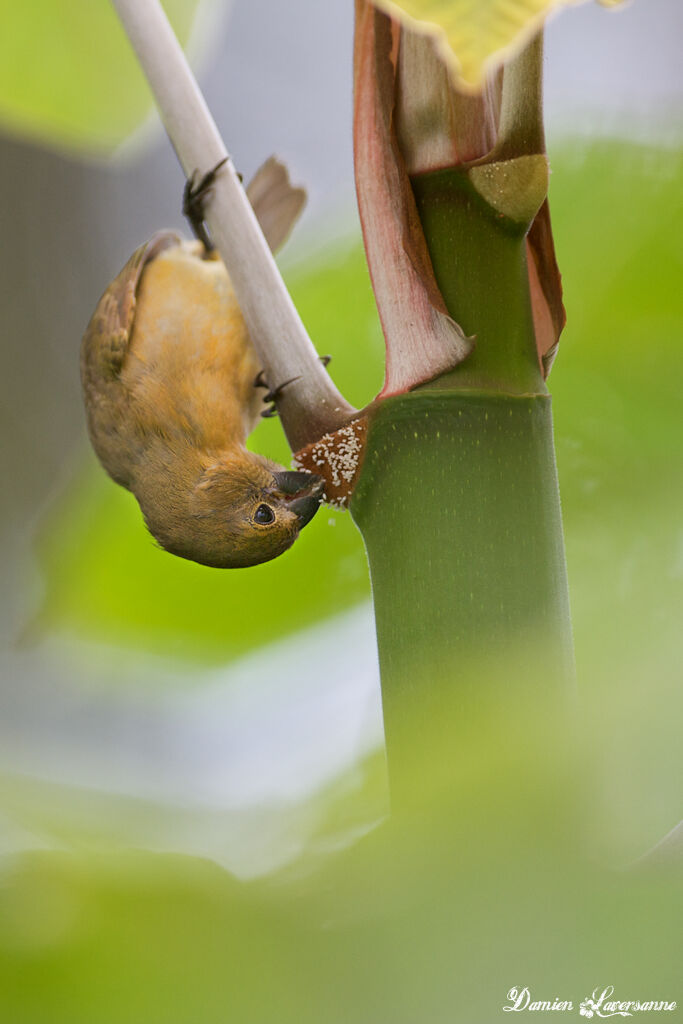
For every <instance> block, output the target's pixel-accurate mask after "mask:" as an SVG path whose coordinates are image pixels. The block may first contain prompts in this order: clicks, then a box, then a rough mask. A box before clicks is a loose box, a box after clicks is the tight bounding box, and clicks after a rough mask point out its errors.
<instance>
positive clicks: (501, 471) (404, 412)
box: [351, 157, 573, 805]
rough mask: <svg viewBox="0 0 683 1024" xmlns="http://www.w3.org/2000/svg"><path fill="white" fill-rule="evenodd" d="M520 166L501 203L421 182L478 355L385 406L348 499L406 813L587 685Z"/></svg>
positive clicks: (444, 183)
mask: <svg viewBox="0 0 683 1024" xmlns="http://www.w3.org/2000/svg"><path fill="white" fill-rule="evenodd" d="M522 159H523V160H527V161H528V160H530V159H535V158H529V157H526V158H522ZM541 159H543V158H541ZM508 163H509V165H510V166H509V167H505V165H501V164H500V163H499V164H497V165H495V168H496V170H495V172H494V175H493V177H492V179H491V181H490V182H484V185H485V187H486V188H487V189H488V190H489V192H490V193H491V195H492V198H491V202H486V201H485V200H484V199H483V198H482V195H481V192H480V190H479V189H478V188H477V187H475V185H476V181H477V180H480V179H473V178H472V177H470V176H469V175H468V171H467V169H466V168H461V169H453V170H446V171H438V172H434V173H430V174H428V175H423V176H421V177H420V178H418V179H416V180H415V181H414V182H413V184H414V190H415V195H416V199H417V203H418V209H419V212H420V217H421V220H422V223H423V226H424V230H425V235H426V238H427V243H428V247H429V251H430V255H431V259H432V263H433V266H434V272H435V276H436V279H437V282H438V284H439V287H440V289H441V292H442V294H443V296H444V299H445V301H446V304H447V307H448V311H449V313H450V315H451V316H452V317H453V318H454V319H455V320H456V321H457V322H458V323H459V324H460V325H461V327H462V328H463V329H464V331H465V332H466V333H467V334H470V333H473V334H476V336H477V347H476V349H475V351H474V353H473V354H472V355H470V356H469V357H468V358H467V359H466V360H465V361H464V362H463V363H461V364H460V365H459V366H457V367H456V368H455V369H454V370H453V371H452V372H450V373H449V374H447V375H445V376H443V377H441V378H439V379H438V380H436V381H434V382H432V383H430V384H428V385H425V386H423V387H422V388H420V389H419V390H417V391H414V392H412V393H410V394H406V395H402V396H399V397H397V398H392V399H389V400H387V401H384V402H382V403H380V404H379V406H378V407H377V409H376V411H374V413H373V415H372V417H371V421H370V429H369V434H368V444H367V449H366V457H365V462H364V465H363V469H362V473H361V478H360V481H359V484H358V486H357V488H356V491H355V493H354V496H353V499H352V502H351V512H352V514H353V516H354V519H355V520H356V522H357V524H358V526H359V528H360V530H361V532H362V534H363V538H364V540H365V545H366V549H367V552H368V558H369V562H370V572H371V577H372V587H373V597H374V603H375V616H376V625H377V637H378V646H379V657H380V667H381V674H382V693H383V705H384V718H385V732H386V743H387V755H388V763H389V772H390V781H391V786H392V793H393V797H394V802H395V805H396V803H398V804H399V805H400V804H402V803H404V802H405V801H406V800H408V802H409V803H411V804H412V803H413V802H414V801H415V800H417V801H419V800H420V799H421V796H422V794H423V792H424V789H425V786H428V785H429V783H430V780H431V781H433V780H434V778H435V777H438V776H440V775H442V774H443V772H448V770H449V768H451V769H452V767H453V765H452V762H453V759H454V757H456V756H457V747H458V739H457V737H458V736H462V735H463V734H462V732H461V731H460V730H461V729H462V728H463V727H464V728H467V723H468V722H472V721H473V720H474V718H475V717H476V719H477V721H478V723H479V727H481V723H482V718H483V719H486V718H487V716H488V717H491V718H492V717H495V713H496V711H498V712H500V709H501V708H502V707H503V706H505V707H508V708H510V707H511V706H514V709H515V715H519V714H520V713H521V714H522V716H524V715H526V713H527V711H528V713H529V715H531V716H534V722H535V724H536V725H538V719H537V718H536V717H535V716H536V714H537V713H538V712H539V709H540V707H541V705H543V706H545V702H546V699H547V698H548V697H549V698H550V699H551V700H553V699H554V698H555V697H556V696H557V695H564V694H565V693H566V692H567V689H568V687H567V684H568V683H569V682H570V680H571V679H572V676H573V655H572V643H571V625H570V618H569V602H568V594H567V581H566V569H565V558H564V546H563V537H562V522H561V515H560V501H559V491H558V484H557V474H556V469H555V457H554V448H553V436H552V418H551V407H550V396H549V395H548V393H547V389H546V387H545V384H544V381H543V375H542V371H541V367H540V364H539V359H538V355H537V352H536V344H535V336H534V327H533V321H532V314H531V305H530V298H529V283H528V273H527V265H526V245H525V236H526V231H527V230H528V227H529V224H530V223H531V220H532V218H533V216H534V213H535V210H536V209H537V208H538V205H539V204H540V202H542V200H543V197H544V189H542V188H539V179H538V175H537V174H536V167H537V166H538V165H535V166H534V167H533V168H532V172H533V173H532V175H531V177H530V178H527V180H528V182H529V189H528V190H527V193H526V196H525V194H524V189H523V188H520V181H521V182H522V184H523V178H524V174H526V170H527V169H528V168H529V164H528V162H527V163H526V164H523V165H518V164H516V162H515V161H514V160H512V161H509V162H508ZM519 166H522V170H523V172H524V174H523V175H522V177H521V178H520V176H519V175H517V168H518V167H519ZM501 167H502V168H503V171H502V175H501V176H499V177H496V175H497V174H498V173H499V171H500V169H501ZM508 172H510V173H508ZM491 182H492V183H493V186H495V187H494V188H493V189H491V188H489V186H490V185H491ZM492 203H493V204H495V205H492ZM501 210H503V211H508V213H509V214H510V215H508V214H506V213H505V212H501ZM522 214H523V215H522ZM484 709H494V714H493V715H489V710H486V711H484ZM541 721H542V722H545V721H547V719H546V718H545V717H543V718H542V719H541ZM498 725H499V723H498V724H497V725H496V729H498ZM498 735H499V734H498V732H496V731H495V730H494V731H493V732H492V733H491V737H490V738H491V740H492V741H493V738H494V736H498ZM495 742H498V740H497V739H496V740H495ZM425 758H426V761H425Z"/></svg>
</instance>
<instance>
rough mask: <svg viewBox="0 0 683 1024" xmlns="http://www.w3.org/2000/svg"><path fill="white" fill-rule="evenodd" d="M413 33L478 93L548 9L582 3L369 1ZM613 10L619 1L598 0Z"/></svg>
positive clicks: (540, 0) (556, 0) (458, 81)
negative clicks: (428, 41) (428, 40)
mask: <svg viewBox="0 0 683 1024" xmlns="http://www.w3.org/2000/svg"><path fill="white" fill-rule="evenodd" d="M373 2H374V3H375V6H376V7H378V8H380V9H381V10H384V11H386V12H387V14H390V15H392V16H393V17H394V18H398V19H399V20H401V21H403V22H404V23H405V24H407V25H409V26H410V27H411V28H412V29H414V30H417V31H420V32H425V33H427V34H428V35H431V36H433V37H434V40H435V42H436V45H437V49H438V51H439V53H440V54H441V56H442V57H443V58H444V60H445V61H446V63H447V64H448V65H449V67H450V68H451V71H452V74H453V76H454V79H455V82H456V84H457V85H459V86H461V87H462V86H465V87H469V88H471V89H472V88H473V89H477V88H479V87H480V86H481V85H482V82H483V79H484V75H485V73H486V71H487V70H488V68H489V67H490V66H492V65H495V64H499V63H501V62H502V61H503V60H504V59H505V58H506V57H507V56H508V55H509V54H510V53H511V52H516V51H517V50H519V49H520V48H521V47H522V46H523V45H524V43H526V42H527V40H528V39H529V38H530V37H531V36H532V35H533V34H534V33H535V32H536V31H537V30H538V29H539V28H540V27H541V25H542V24H543V21H544V20H545V18H546V16H547V15H548V14H550V12H551V11H554V10H558V9H559V8H562V7H568V6H575V5H576V4H579V3H584V2H585V0H400V2H394V0H373ZM601 2H602V3H603V4H605V6H615V5H616V4H618V3H620V2H621V0H601Z"/></svg>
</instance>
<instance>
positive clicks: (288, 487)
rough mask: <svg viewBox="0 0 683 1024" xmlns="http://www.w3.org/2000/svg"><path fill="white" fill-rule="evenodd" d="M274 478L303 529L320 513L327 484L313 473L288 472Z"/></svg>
mask: <svg viewBox="0 0 683 1024" xmlns="http://www.w3.org/2000/svg"><path fill="white" fill-rule="evenodd" d="M273 477H274V478H275V484H276V486H277V489H278V491H280V492H281V494H283V495H284V496H285V501H286V503H287V508H289V509H291V510H292V512H293V513H294V514H295V516H296V517H297V519H298V520H299V529H303V527H304V526H306V524H307V523H310V521H311V519H312V518H313V516H314V515H315V514H316V512H317V511H318V508H319V506H320V502H321V499H322V495H323V489H324V486H325V482H324V481H323V480H322V479H321V478H320V477H319V476H315V474H313V473H300V472H292V471H287V470H284V471H283V472H282V473H273Z"/></svg>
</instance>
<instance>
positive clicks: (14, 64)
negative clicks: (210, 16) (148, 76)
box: [0, 0, 208, 154]
mask: <svg viewBox="0 0 683 1024" xmlns="http://www.w3.org/2000/svg"><path fill="white" fill-rule="evenodd" d="M164 8H165V10H166V13H167V14H168V17H169V19H170V21H171V24H172V25H173V27H174V29H175V31H176V33H177V35H178V38H179V39H180V41H181V42H182V43H183V45H185V44H186V43H187V40H188V38H189V36H190V32H191V29H192V27H193V23H194V19H195V16H196V14H197V12H198V10H200V11H201V13H202V14H207V13H208V5H207V4H206V3H204V4H203V5H202V4H201V0H165V3H164ZM202 8H205V9H206V10H205V9H202ZM151 109H152V100H151V94H150V92H149V89H148V87H147V83H146V81H145V79H144V76H143V74H142V72H141V70H140V68H139V67H138V64H137V60H136V58H135V56H134V54H133V51H132V49H131V47H130V44H129V43H128V40H127V39H126V37H125V35H124V32H123V29H122V28H121V25H120V23H119V21H118V18H117V17H116V14H115V12H114V8H113V6H112V5H111V4H110V3H108V2H100V0H69V2H68V3H55V2H54V0H31V2H30V3H11V4H5V5H4V10H3V24H2V33H1V34H0V125H1V126H2V127H3V128H4V130H5V131H8V132H10V133H12V134H14V135H19V136H22V137H25V138H29V139H34V140H36V141H38V142H41V143H47V144H49V145H52V146H56V147H58V148H60V149H67V150H76V151H80V152H86V153H90V154H97V153H102V154H104V153H107V152H110V151H111V150H113V149H114V148H115V147H116V146H118V145H120V143H121V142H123V141H124V140H125V139H126V138H127V137H128V136H129V135H130V134H131V132H133V131H134V130H135V129H136V128H138V127H139V125H140V124H141V122H142V121H143V120H144V118H145V117H147V115H148V114H149V113H150V111H151Z"/></svg>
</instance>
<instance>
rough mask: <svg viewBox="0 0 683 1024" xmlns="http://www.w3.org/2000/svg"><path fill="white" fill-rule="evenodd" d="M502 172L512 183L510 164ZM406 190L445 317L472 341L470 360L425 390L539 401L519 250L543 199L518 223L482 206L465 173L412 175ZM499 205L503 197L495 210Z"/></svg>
mask: <svg viewBox="0 0 683 1024" xmlns="http://www.w3.org/2000/svg"><path fill="white" fill-rule="evenodd" d="M522 159H523V160H524V158H522ZM509 165H510V173H509V175H508V177H512V176H514V167H515V165H516V161H509ZM498 166H500V165H498ZM508 184H509V183H508ZM534 184H535V183H534ZM513 185H514V186H516V185H517V182H514V183H513ZM413 191H414V193H415V198H416V200H417V206H418V211H419V214H420V219H421V221H422V226H423V229H424V232H425V236H426V238H427V245H428V248H429V253H430V256H431V259H432V264H433V266H434V273H435V276H436V281H437V284H438V285H439V289H440V291H441V294H442V295H443V297H444V299H445V301H446V306H447V307H448V311H449V313H450V314H451V316H452V317H453V319H454V320H456V321H457V323H459V324H460V326H461V327H462V329H463V331H464V332H465V334H466V335H472V334H473V335H475V337H476V345H475V349H474V351H473V352H472V354H471V355H470V356H469V357H468V358H467V359H466V360H465V361H464V362H462V363H460V364H459V365H458V366H457V367H456V368H455V370H453V371H452V372H451V373H449V374H445V375H444V376H443V377H440V378H439V380H438V381H436V382H434V383H433V384H431V385H429V386H430V387H434V388H440V389H441V388H452V387H460V388H463V387H468V388H476V389H477V390H492V391H503V392H508V393H512V394H539V393H540V394H545V393H546V387H545V384H544V382H543V376H542V373H541V369H540V366H539V362H538V356H537V354H536V341H535V337H534V328H533V319H532V314H531V302H530V299H529V279H528V271H527V263H526V243H525V236H526V232H527V230H528V227H529V225H530V223H531V220H532V218H533V215H534V214H535V212H536V209H537V208H538V206H540V203H541V201H542V200H543V198H544V193H542V194H541V195H540V196H538V202H537V203H536V202H532V204H531V209H530V211H529V214H530V215H527V216H526V217H525V219H524V220H523V221H521V222H520V221H517V220H512V219H511V218H509V217H506V216H505V215H504V214H503V213H501V212H500V210H496V209H494V208H493V207H492V206H490V205H489V204H488V203H487V202H485V200H484V199H483V198H482V196H481V195H480V194H479V192H478V191H477V190H476V189H475V187H474V185H473V184H472V182H471V180H470V177H469V176H468V173H467V172H466V171H465V170H461V169H455V168H454V169H447V170H444V171H435V172H432V173H430V174H424V175H420V176H419V177H416V178H415V179H414V180H413ZM512 192H513V189H509V193H512ZM505 198H506V197H505V195H504V194H503V196H502V197H501V205H504V204H505ZM534 198H536V197H534ZM518 205H519V206H520V207H523V206H524V203H523V202H522V201H520V202H519V203H518Z"/></svg>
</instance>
